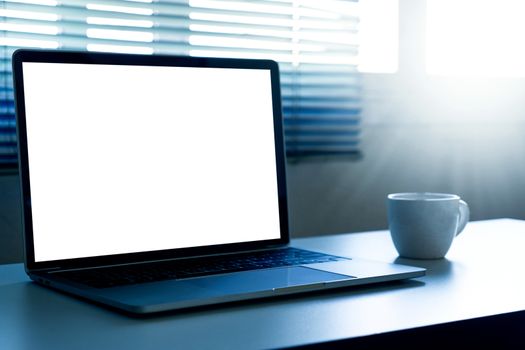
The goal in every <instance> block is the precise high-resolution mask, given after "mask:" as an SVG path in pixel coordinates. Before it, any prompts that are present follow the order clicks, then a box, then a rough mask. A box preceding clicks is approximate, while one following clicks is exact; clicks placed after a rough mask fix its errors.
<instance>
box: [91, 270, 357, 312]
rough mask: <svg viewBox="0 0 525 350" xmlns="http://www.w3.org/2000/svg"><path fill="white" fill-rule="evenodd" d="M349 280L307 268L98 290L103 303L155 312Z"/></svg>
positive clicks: (347, 277) (133, 310)
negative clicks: (243, 295)
mask: <svg viewBox="0 0 525 350" xmlns="http://www.w3.org/2000/svg"><path fill="white" fill-rule="evenodd" d="M349 278H350V277H349V276H346V275H341V274H337V273H332V272H326V271H320V270H314V269H310V268H307V267H285V268H276V269H268V270H255V271H245V272H238V273H233V274H225V275H215V276H208V277H201V278H193V279H187V280H174V281H163V282H155V283H146V284H139V285H131V286H124V287H116V288H108V289H101V290H100V294H99V296H100V297H101V298H102V299H103V300H104V301H105V302H109V303H110V304H114V305H115V306H119V307H123V308H125V309H128V310H129V311H132V312H154V311H162V310H167V309H170V308H173V307H177V308H181V307H190V306H194V305H205V304H211V303H216V302H217V301H229V300H230V299H231V300H242V299H243V298H242V297H239V296H240V295H242V294H246V295H247V296H250V297H251V298H253V297H254V296H257V293H260V294H259V296H260V297H264V296H271V295H275V294H278V293H279V291H283V292H286V291H287V290H288V289H290V291H292V290H293V291H299V290H295V289H300V288H302V287H304V289H305V290H313V289H316V286H318V287H319V288H321V287H322V285H323V284H324V283H326V282H331V281H338V280H342V279H349ZM111 301H113V302H111Z"/></svg>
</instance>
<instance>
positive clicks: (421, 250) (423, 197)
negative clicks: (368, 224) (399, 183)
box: [388, 192, 470, 259]
mask: <svg viewBox="0 0 525 350" xmlns="http://www.w3.org/2000/svg"><path fill="white" fill-rule="evenodd" d="M469 216H470V210H469V207H468V205H467V203H465V202H464V201H462V200H461V198H460V197H459V196H457V195H455V194H445V193H428V192H414V193H393V194H389V195H388V227H389V229H390V233H391V236H392V241H393V242H394V246H395V247H396V249H397V251H398V253H399V255H400V256H401V257H405V258H412V259H439V258H443V257H444V256H445V254H446V253H447V252H448V250H449V248H450V246H451V244H452V241H453V240H454V237H456V236H457V235H459V234H460V233H461V231H463V229H464V228H465V226H466V225H467V222H468V220H469Z"/></svg>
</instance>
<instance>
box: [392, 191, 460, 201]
mask: <svg viewBox="0 0 525 350" xmlns="http://www.w3.org/2000/svg"><path fill="white" fill-rule="evenodd" d="M388 199H389V200H395V201H447V200H456V199H461V198H460V197H459V196H458V195H457V194H453V193H439V192H400V193H390V194H389V195H388Z"/></svg>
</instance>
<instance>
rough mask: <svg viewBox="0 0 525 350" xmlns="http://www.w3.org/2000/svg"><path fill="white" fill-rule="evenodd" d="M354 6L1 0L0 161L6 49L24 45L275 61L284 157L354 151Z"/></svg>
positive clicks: (8, 98) (10, 131)
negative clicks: (281, 103) (281, 118)
mask: <svg viewBox="0 0 525 350" xmlns="http://www.w3.org/2000/svg"><path fill="white" fill-rule="evenodd" d="M358 13H359V9H358V3H357V2H354V1H345V0H325V1H316V0H274V1H267V0H253V1H238V0H232V1H227V0H156V1H154V0H126V1H111V0H105V1H104V0H61V1H60V2H58V1H55V0H5V1H3V2H2V4H1V5H0V18H1V19H2V20H1V22H0V64H1V66H0V79H1V80H0V94H1V101H2V103H1V105H0V163H3V164H14V163H15V162H16V139H15V135H14V130H15V124H14V104H13V88H12V77H11V72H10V69H11V68H10V64H11V62H10V56H11V54H12V52H13V51H14V50H15V49H17V48H20V47H30V48H46V49H65V50H88V51H103V52H121V53H134V54H178V55H195V56H216V57H221V56H222V57H241V58H269V59H274V60H276V61H278V62H279V63H280V68H281V84H282V93H283V112H284V123H285V135H286V146H287V148H286V149H287V154H288V155H289V156H290V157H295V156H307V155H316V154H355V153H358V152H359V131H360V129H359V124H360V114H361V98H360V93H361V88H360V79H359V76H358V74H357V54H358V35H357V34H358V24H359V17H358Z"/></svg>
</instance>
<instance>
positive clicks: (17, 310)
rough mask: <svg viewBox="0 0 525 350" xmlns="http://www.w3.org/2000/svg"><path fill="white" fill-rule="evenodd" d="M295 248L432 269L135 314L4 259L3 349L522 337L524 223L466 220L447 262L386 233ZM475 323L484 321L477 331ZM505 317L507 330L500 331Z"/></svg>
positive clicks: (312, 241)
mask: <svg viewBox="0 0 525 350" xmlns="http://www.w3.org/2000/svg"><path fill="white" fill-rule="evenodd" d="M293 245H295V246H298V247H303V248H311V249H317V250H321V251H325V252H327V253H332V254H339V255H348V256H355V257H359V258H364V259H371V260H379V261H386V262H392V261H398V262H400V263H404V264H408V265H415V266H422V267H426V268H427V269H428V273H427V276H425V277H422V278H418V279H414V280H410V281H405V282H394V283H387V284H380V285H375V286H366V287H357V288H349V289H345V290H339V291H331V292H322V293H315V294H307V295H303V296H294V297H285V298H278V299H270V300H264V301H256V302H243V303H236V304H231V305H229V306H221V307H212V308H203V309H198V310H193V311H190V312H184V313H168V314H162V315H157V316H153V317H147V318H131V317H128V316H126V315H123V314H120V313H117V312H114V311H111V310H108V309H105V308H103V307H100V306H96V305H93V304H91V303H89V302H85V301H83V300H80V299H77V298H74V297H71V296H68V295H64V294H61V293H59V292H55V291H52V290H48V289H46V288H43V287H40V286H38V285H36V284H34V283H32V282H30V281H29V280H28V278H27V277H26V275H25V273H24V271H23V266H22V265H21V264H14V265H3V266H0V349H6V350H7V349H32V350H37V349H55V350H59V349H89V350H92V349H97V350H98V349H107V348H112V349H175V348H177V349H179V348H180V349H192V348H194V349H203V348H212V349H222V348H227V349H234V348H239V349H249V348H282V347H289V346H301V345H307V344H318V343H323V342H337V341H345V340H346V341H347V342H352V341H355V344H357V345H359V344H361V345H363V344H371V342H374V341H379V340H381V341H383V340H384V341H385V342H388V343H389V344H390V343H391V342H392V341H394V340H395V339H398V340H399V341H400V342H401V343H402V342H404V341H406V340H407V339H412V340H413V339H419V338H421V339H422V337H423V335H425V337H426V335H427V334H434V336H436V337H438V338H439V337H440V335H439V334H443V335H444V336H446V334H449V332H450V330H451V329H452V330H461V329H463V330H466V331H465V332H466V333H464V335H465V337H466V338H467V337H471V336H472V332H477V334H479V335H483V334H489V333H490V332H494V337H496V338H497V341H498V342H499V341H500V340H501V338H506V337H514V338H509V339H513V341H516V342H519V344H525V339H521V338H520V337H519V336H518V335H517V334H516V333H517V332H519V331H520V330H521V328H523V327H522V326H521V324H524V325H525V316H524V315H525V312H524V313H523V314H522V311H524V310H525V273H524V272H523V268H524V267H525V254H524V252H525V221H519V220H511V219H500V220H489V221H479V222H472V223H469V225H467V228H466V229H465V231H464V232H463V233H462V234H461V235H460V236H459V237H458V238H457V239H456V240H455V242H454V243H453V246H452V248H451V250H450V251H449V253H448V254H447V257H446V258H445V259H441V260H427V261H424V260H406V259H397V254H396V252H395V250H394V247H393V245H392V242H391V240H390V237H389V234H388V231H374V232H366V233H358V234H342V235H333V236H324V237H314V238H304V239H298V240H295V241H294V242H293ZM508 313H513V314H508ZM498 315H499V316H498ZM505 315H507V316H505ZM508 315H511V316H508ZM498 317H499V318H498ZM505 317H506V318H505ZM509 317H511V318H512V319H509ZM477 318H481V319H478V320H473V319H477ZM464 320H472V321H466V322H465V321H464ZM480 320H481V321H480ZM483 320H486V322H485V323H483V322H484V321H483ZM516 320H518V321H523V322H522V323H519V322H518V321H516ZM451 322H452V323H451ZM454 322H455V323H454ZM458 322H459V323H458ZM469 322H470V323H469ZM480 322H482V323H480ZM505 322H506V323H505ZM470 324H472V325H475V326H476V327H477V328H476V329H475V330H474V331H472V329H470V328H472V327H470V328H469V325H470ZM499 324H501V325H504V327H503V326H502V327H499V329H496V328H498V327H496V328H494V327H495V325H499ZM508 324H519V325H520V326H519V327H521V328H519V327H518V328H519V329H518V330H516V329H514V328H513V329H509V327H508V326H507V325H508ZM447 325H452V326H454V327H455V328H450V326H447ZM456 325H457V326H456ZM465 325H466V326H465ZM420 327H423V328H420ZM443 327H445V328H443ZM447 327H448V328H447ZM461 327H463V328H461ZM465 327H466V328H465ZM480 327H481V328H480ZM483 327H485V328H483ZM510 328H512V327H510ZM429 330H430V331H429ZM433 330H435V332H434V333H432V332H433ZM523 330H524V333H522V334H523V337H524V338H525V328H524V329H523ZM439 331H441V333H436V332H439ZM389 332H393V333H389ZM425 332H426V333H425ZM428 332H430V333H428ZM458 332H459V331H458ZM505 332H509V334H506V333H505ZM381 334H383V335H385V336H384V337H382V336H381ZM418 334H420V335H421V336H420V337H419V338H417V335H418ZM408 335H409V336H410V337H408ZM362 337H365V338H362ZM396 337H397V338H396ZM414 337H416V338H414ZM425 339H426V338H425ZM440 339H446V338H440ZM433 341H434V340H433ZM401 343H400V344H401ZM337 344H339V345H341V344H340V343H334V344H333V345H337ZM419 345H423V344H418V346H419Z"/></svg>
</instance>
